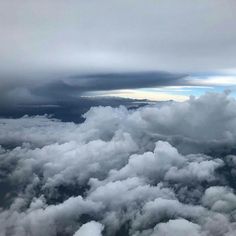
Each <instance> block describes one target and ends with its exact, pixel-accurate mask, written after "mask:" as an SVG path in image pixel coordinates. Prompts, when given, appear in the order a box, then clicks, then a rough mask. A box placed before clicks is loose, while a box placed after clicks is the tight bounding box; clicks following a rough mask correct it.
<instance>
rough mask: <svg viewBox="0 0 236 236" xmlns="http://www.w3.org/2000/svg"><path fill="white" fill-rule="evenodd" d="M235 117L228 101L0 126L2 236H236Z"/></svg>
mask: <svg viewBox="0 0 236 236" xmlns="http://www.w3.org/2000/svg"><path fill="white" fill-rule="evenodd" d="M235 111H236V100H235V99H233V98H231V97H229V96H228V94H226V93H225V94H206V95H204V96H201V97H200V98H194V97H192V98H190V99H189V100H188V101H186V102H182V103H177V102H168V103H163V104H161V105H158V104H157V105H150V106H145V107H143V108H138V109H136V110H127V109H126V108H125V107H119V108H111V107H97V108H91V109H90V111H88V112H87V113H86V114H85V115H84V117H85V119H86V120H85V121H84V123H82V124H74V123H64V122H61V121H59V120H55V119H51V118H50V117H47V116H35V117H29V116H24V117H22V118H19V119H3V118H2V119H0V130H1V132H0V143H1V145H2V146H1V149H0V162H1V163H0V164H1V165H0V166H1V169H0V174H1V182H0V185H1V189H2V190H1V195H0V198H1V207H2V208H1V211H0V228H1V232H0V235H1V236H4V235H17V236H25V235H34V236H41V235H74V236H78V235H80V236H87V235H94V236H101V235H104V236H105V235H132V236H149V235H151V236H155V235H161V236H164V235H165V236H172V235H174V234H175V235H177V236H178V235H179V236H182V235H193V236H213V235H214V236H215V235H216V236H223V235H227V236H233V235H235V233H236V225H235V223H234V222H235V221H236V211H235V209H236V195H235V189H236V186H235V180H236V169H235V168H236V156H234V153H235V148H234V147H235V144H236V128H235V127H236V112H235Z"/></svg>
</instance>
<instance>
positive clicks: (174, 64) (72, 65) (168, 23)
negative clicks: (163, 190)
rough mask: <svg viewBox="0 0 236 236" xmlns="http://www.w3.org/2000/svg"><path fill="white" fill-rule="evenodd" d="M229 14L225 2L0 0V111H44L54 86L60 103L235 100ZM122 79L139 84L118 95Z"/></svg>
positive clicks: (234, 33)
mask: <svg viewBox="0 0 236 236" xmlns="http://www.w3.org/2000/svg"><path fill="white" fill-rule="evenodd" d="M235 8H236V3H235V1H234V0H224V1H222V0H200V1H188V0H148V1H141V0H135V1H134V0H120V1H110V0H109V1H108V0H101V1H95V0H91V1H85V0H79V1H77V0H76V1H75V0H68V1H65V0H59V1H54V0H50V1H49V0H42V1H30V0H26V1H23V2H22V1H20V0H9V1H1V2H0V31H1V32H0V33H1V38H0V60H1V65H0V81H1V87H0V92H1V102H0V106H1V107H3V106H4V107H6V106H11V105H22V104H25V103H33V104H36V103H40V104H42V103H45V104H47V105H48V104H51V105H53V104H55V103H57V102H58V97H57V96H56V95H55V97H53V92H52V95H51V96H45V93H46V92H43V90H45V91H49V90H50V89H49V88H51V87H54V88H55V89H56V90H57V86H56V85H59V84H65V91H62V90H63V89H62V87H63V86H61V90H60V94H63V95H62V96H60V97H61V98H62V97H63V96H64V97H65V98H66V97H67V94H68V91H69V90H71V93H73V94H76V89H78V93H77V94H76V95H75V97H80V96H84V97H88V96H91V97H94V96H112V97H113V96H119V97H122V98H123V97H125V98H134V99H143V98H146V99H150V100H172V99H173V100H178V101H183V100H186V99H187V98H188V97H189V95H195V96H199V95H200V94H203V93H204V92H205V91H212V90H216V91H223V90H225V89H226V90H228V89H231V90H232V92H234V91H235V75H236V64H235V61H236V58H235V55H236V45H235V40H236V29H235V20H236V15H235V14H234V13H235ZM130 73H131V74H132V76H135V75H137V74H139V73H140V75H139V76H137V77H138V78H137V82H136V80H135V78H131V79H130V84H129V85H127V87H126V83H128V82H126V81H128V80H129V78H128V77H129V76H128V75H129V74H130ZM163 73H167V74H168V75H166V77H167V79H166V82H165V84H164V83H163V76H164V75H163ZM153 74H156V75H155V77H156V78H155V79H154V80H155V82H152V83H150V80H153V78H149V77H150V76H151V77H153ZM169 74H172V77H173V78H172V79H169ZM109 75H111V76H110V78H109V85H110V88H105V89H104V90H102V88H103V87H106V86H105V85H106V84H107V80H108V77H109ZM132 76H131V77H132ZM141 76H142V78H141ZM87 77H92V78H93V81H92V83H91V82H90V81H91V80H88V79H86V78H87ZM180 77H182V79H180ZM71 78H74V81H75V80H77V82H71ZM75 78H76V79H75ZM96 78H97V79H96ZM95 79H96V82H95V84H99V85H98V90H96V85H95V84H94V81H95ZM164 80H165V79H164ZM124 81H125V83H124ZM159 81H160V82H159ZM73 83H74V84H76V85H74V86H73V85H72V84H73ZM102 84H103V85H102ZM113 84H114V85H113ZM80 87H83V88H82V89H80ZM81 90H83V91H82V92H81ZM35 91H41V93H39V92H37V93H36V92H35ZM64 93H65V95H64ZM232 94H233V95H234V93H232ZM49 97H50V99H49Z"/></svg>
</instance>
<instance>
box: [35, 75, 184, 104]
mask: <svg viewBox="0 0 236 236" xmlns="http://www.w3.org/2000/svg"><path fill="white" fill-rule="evenodd" d="M184 77H186V75H184V74H171V73H165V72H149V73H148V72H147V73H113V74H111V73H110V74H92V75H83V76H73V77H71V78H67V79H65V80H59V81H55V82H52V83H49V84H46V85H45V86H43V87H39V88H35V89H34V90H32V92H33V94H36V95H38V96H42V95H43V96H45V97H51V98H55V99H56V100H58V99H66V97H67V98H68V99H73V98H74V99H75V97H76V96H77V97H78V96H79V95H83V94H85V93H86V92H92V91H107V90H108V91H109V90H119V89H137V88H148V87H162V86H173V85H181V84H183V78H184ZM62 94H63V96H62Z"/></svg>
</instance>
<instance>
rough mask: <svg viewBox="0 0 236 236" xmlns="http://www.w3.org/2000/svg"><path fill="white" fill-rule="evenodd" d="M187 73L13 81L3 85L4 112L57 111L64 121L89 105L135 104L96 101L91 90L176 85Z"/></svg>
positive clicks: (5, 113)
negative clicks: (87, 95)
mask: <svg viewBox="0 0 236 236" xmlns="http://www.w3.org/2000/svg"><path fill="white" fill-rule="evenodd" d="M185 76H186V75H184V74H173V73H165V72H150V73H148V72H146V73H112V74H111V73H109V74H107V73H106V74H91V75H79V76H71V77H67V78H64V79H49V81H48V82H47V81H44V82H42V83H35V84H34V83H33V84H32V83H31V82H32V81H31V82H29V81H25V83H21V84H20V83H17V82H15V83H14V82H13V83H12V84H11V86H10V85H9V84H7V85H6V84H5V85H4V84H2V93H1V94H0V99H1V101H2V102H1V103H0V108H1V111H0V115H1V116H6V115H7V116H9V115H11V116H13V117H17V116H19V114H21V115H24V114H32V115H33V114H35V112H39V113H38V114H45V113H49V114H56V116H57V115H58V114H61V115H59V117H60V118H61V119H63V120H64V118H65V117H66V116H68V117H69V113H68V112H69V111H71V113H70V114H71V116H72V117H74V112H75V110H76V109H77V112H76V114H78V112H79V111H80V114H82V113H84V112H86V111H87V110H88V109H89V107H91V106H96V105H111V106H113V105H115V104H116V105H121V104H122V105H131V101H130V100H129V99H119V98H110V99H103V98H97V101H95V99H92V98H85V97H82V96H86V94H87V93H88V92H99V91H109V90H119V89H137V88H147V87H162V86H173V85H178V84H182V83H183V82H184V77H185ZM37 81H38V80H37ZM184 83H186V82H184ZM109 102H110V104H109ZM32 105H33V106H35V107H33V106H32ZM33 108H35V109H33ZM71 109H72V110H73V111H72V110H71ZM42 112H44V113H42ZM63 112H64V115H63V114H62V113H63ZM17 114H18V115H17ZM36 114H37V113H36ZM71 120H74V119H73V118H72V119H71Z"/></svg>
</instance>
